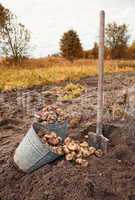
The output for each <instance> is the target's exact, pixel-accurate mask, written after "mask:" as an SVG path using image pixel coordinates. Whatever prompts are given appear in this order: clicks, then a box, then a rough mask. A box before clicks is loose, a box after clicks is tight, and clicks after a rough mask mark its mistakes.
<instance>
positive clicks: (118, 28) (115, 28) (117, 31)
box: [105, 22, 129, 59]
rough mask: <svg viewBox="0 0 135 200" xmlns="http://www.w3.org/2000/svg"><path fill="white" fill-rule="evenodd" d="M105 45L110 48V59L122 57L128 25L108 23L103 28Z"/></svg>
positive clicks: (123, 55) (127, 38) (124, 52)
mask: <svg viewBox="0 0 135 200" xmlns="http://www.w3.org/2000/svg"><path fill="white" fill-rule="evenodd" d="M105 33H106V46H107V48H109V50H110V56H111V58H112V59H119V58H124V57H125V55H126V51H127V46H128V40H129V35H128V26H127V25H126V24H122V25H117V24H116V23H115V22H114V23H111V24H108V25H107V27H106V30H105Z"/></svg>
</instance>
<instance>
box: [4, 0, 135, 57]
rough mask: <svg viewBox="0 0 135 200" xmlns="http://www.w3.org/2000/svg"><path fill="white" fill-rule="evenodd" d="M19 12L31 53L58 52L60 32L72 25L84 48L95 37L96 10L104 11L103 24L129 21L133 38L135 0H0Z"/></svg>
mask: <svg viewBox="0 0 135 200" xmlns="http://www.w3.org/2000/svg"><path fill="white" fill-rule="evenodd" d="M0 3H2V5H3V6H5V7H7V8H9V9H10V10H11V11H12V12H13V13H15V14H16V15H17V16H18V20H19V21H20V22H21V23H23V24H24V25H25V26H26V27H27V28H28V29H29V30H30V31H31V36H32V39H31V41H32V46H33V47H34V48H33V53H32V54H33V56H35V57H45V56H47V55H49V54H53V53H58V52H59V41H60V38H61V37H62V35H63V33H64V32H66V31H68V30H69V29H74V30H75V31H77V33H78V34H79V37H80V40H81V43H82V46H83V48H84V49H90V48H91V47H92V46H93V43H94V42H95V41H98V29H99V12H100V10H104V11H105V13H106V24H107V23H109V22H113V21H116V22H117V23H119V24H121V23H126V24H127V25H129V33H130V34H131V40H135V0H0Z"/></svg>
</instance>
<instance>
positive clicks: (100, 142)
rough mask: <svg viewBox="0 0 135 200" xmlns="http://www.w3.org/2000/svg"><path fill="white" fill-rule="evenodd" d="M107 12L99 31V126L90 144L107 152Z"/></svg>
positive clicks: (90, 136) (90, 139) (101, 13)
mask: <svg viewBox="0 0 135 200" xmlns="http://www.w3.org/2000/svg"><path fill="white" fill-rule="evenodd" d="M104 29H105V12H104V11H101V12H100V31H99V61H98V62H99V63H98V94H97V96H98V99H97V127H96V133H93V132H90V133H88V135H89V145H90V146H94V147H95V148H96V149H101V150H102V151H103V152H107V146H108V141H109V140H108V139H107V138H106V137H104V136H103V78H104V35H105V34H104V32H105V30H104Z"/></svg>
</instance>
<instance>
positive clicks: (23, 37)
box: [0, 5, 31, 61]
mask: <svg viewBox="0 0 135 200" xmlns="http://www.w3.org/2000/svg"><path fill="white" fill-rule="evenodd" d="M0 8H1V9H0V16H3V17H2V20H0V48H1V52H2V54H3V55H4V56H5V57H6V58H12V59H13V60H14V61H19V60H20V59H22V58H24V57H27V56H28V55H29V49H30V45H29V44H30V38H31V37H30V32H29V31H28V29H26V28H25V26H24V25H23V24H21V23H18V21H17V17H16V16H15V15H14V14H12V13H11V12H10V11H9V10H7V9H5V8H4V7H3V6H2V5H0Z"/></svg>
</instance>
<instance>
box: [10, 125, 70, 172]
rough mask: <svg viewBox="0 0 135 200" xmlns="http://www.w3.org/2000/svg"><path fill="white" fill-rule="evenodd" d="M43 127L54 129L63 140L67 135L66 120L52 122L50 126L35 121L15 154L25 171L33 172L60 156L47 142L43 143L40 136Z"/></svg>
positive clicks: (15, 159)
mask: <svg viewBox="0 0 135 200" xmlns="http://www.w3.org/2000/svg"><path fill="white" fill-rule="evenodd" d="M41 129H42V130H43V131H45V130H49V131H54V132H55V133H56V134H57V135H58V136H60V137H61V138H62V139H63V140H64V139H65V138H66V136H67V123H66V122H64V123H55V124H50V125H48V126H44V125H42V124H39V123H34V124H33V125H32V126H31V128H30V129H29V131H28V132H27V134H26V135H25V137H24V138H23V140H22V141H21V143H20V144H19V146H18V147H17V149H16V151H15V154H14V162H15V164H16V165H17V166H18V168H19V169H20V170H22V171H23V172H26V173H30V172H33V171H34V170H36V169H38V168H40V167H42V166H43V165H45V164H47V163H50V162H52V161H54V160H55V159H57V158H58V155H56V154H55V153H53V152H51V150H50V148H49V146H48V145H47V144H43V143H42V141H41V139H40V137H39V136H38V132H39V130H41Z"/></svg>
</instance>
